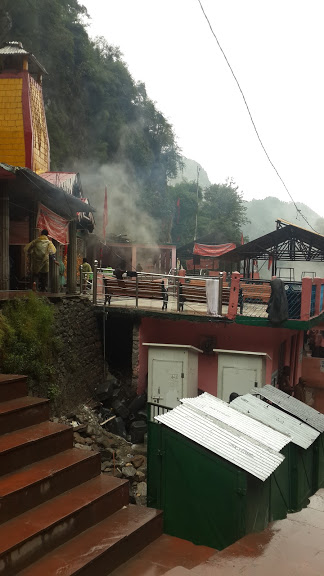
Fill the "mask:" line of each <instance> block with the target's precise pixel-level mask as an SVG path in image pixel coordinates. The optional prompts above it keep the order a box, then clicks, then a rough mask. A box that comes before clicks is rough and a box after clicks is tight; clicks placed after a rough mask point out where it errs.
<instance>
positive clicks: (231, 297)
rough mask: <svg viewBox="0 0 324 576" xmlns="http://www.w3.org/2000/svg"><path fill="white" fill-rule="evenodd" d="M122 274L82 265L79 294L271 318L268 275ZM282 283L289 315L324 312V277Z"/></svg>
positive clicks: (135, 304)
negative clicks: (84, 269)
mask: <svg viewBox="0 0 324 576" xmlns="http://www.w3.org/2000/svg"><path fill="white" fill-rule="evenodd" d="M124 276H125V277H122V278H121V279H117V278H116V277H115V276H113V271H112V270H111V269H107V268H106V269H105V268H98V267H97V266H96V265H95V266H94V271H93V274H92V273H91V274H89V273H83V272H82V270H81V276H80V278H81V281H80V290H81V293H83V294H87V295H88V296H89V297H91V298H92V300H93V303H94V304H96V305H104V306H112V307H128V308H135V309H138V308H140V309H143V310H144V309H146V310H155V311H161V312H162V311H163V312H171V313H177V314H183V315H190V314H191V315H192V314H193V315H200V316H209V315H210V316H219V317H224V316H225V317H228V318H229V319H231V320H234V319H235V317H236V316H238V315H241V316H244V317H251V318H264V319H267V318H268V312H267V307H268V302H269V298H270V295H271V286H270V280H257V279H245V278H241V276H240V274H238V273H237V272H234V273H233V274H232V276H231V277H230V278H229V281H228V282H226V281H224V279H223V276H222V274H220V276H219V277H217V278H208V277H202V276H200V277H196V276H195V277H193V276H182V275H174V274H154V273H146V272H139V273H128V275H127V273H126V275H124ZM208 282H209V283H210V282H211V283H212V284H208ZM284 285H285V289H286V294H287V300H288V317H289V320H301V321H307V320H309V319H310V318H312V317H316V316H319V315H320V314H322V313H324V279H321V278H309V277H305V278H303V279H302V281H301V282H289V281H284ZM208 287H211V289H212V291H211V299H210V298H209V297H207V295H206V291H207V292H208ZM211 302H212V306H213V309H212V310H211Z"/></svg>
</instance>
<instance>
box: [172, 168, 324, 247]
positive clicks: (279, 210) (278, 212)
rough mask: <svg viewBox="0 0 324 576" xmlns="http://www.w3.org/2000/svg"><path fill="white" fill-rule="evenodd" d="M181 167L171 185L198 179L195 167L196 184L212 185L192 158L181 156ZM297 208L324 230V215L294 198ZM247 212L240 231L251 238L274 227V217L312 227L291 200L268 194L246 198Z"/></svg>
mask: <svg viewBox="0 0 324 576" xmlns="http://www.w3.org/2000/svg"><path fill="white" fill-rule="evenodd" d="M182 160H183V169H182V170H181V171H179V174H178V176H177V178H175V179H172V180H171V181H170V184H171V185H175V184H178V183H180V182H182V181H183V180H186V181H188V182H191V181H194V182H196V181H197V167H198V168H200V172H199V185H200V186H201V188H207V187H208V186H211V182H210V180H209V178H208V174H207V172H206V170H204V168H203V167H202V166H201V165H200V164H198V162H196V161H195V160H191V159H189V158H185V157H183V158H182ZM296 204H297V206H298V208H299V209H300V210H301V211H302V213H303V215H304V216H305V218H306V219H307V220H308V222H309V224H310V225H311V226H312V227H313V228H315V230H316V231H317V232H319V233H320V234H324V219H323V218H321V217H320V216H319V214H317V213H316V212H314V210H312V209H311V208H309V207H308V206H307V205H306V204H303V203H300V202H297V203H296ZM246 209H247V211H246V215H247V218H248V220H249V223H247V224H246V225H245V226H244V227H243V235H244V237H246V238H247V239H249V240H254V239H255V238H258V237H259V236H263V235H264V234H267V233H268V232H271V231H272V230H275V228H276V220H277V219H278V218H281V219H283V220H287V221H288V222H291V223H292V224H295V225H296V226H301V227H302V228H308V229H311V228H310V227H309V226H308V225H307V223H306V221H305V220H304V219H303V217H302V216H301V215H300V214H297V211H296V208H295V206H294V204H293V202H284V201H283V200H279V198H276V197H274V196H268V197H267V198H264V199H262V200H255V199H253V200H250V201H246Z"/></svg>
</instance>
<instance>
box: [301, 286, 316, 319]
mask: <svg viewBox="0 0 324 576" xmlns="http://www.w3.org/2000/svg"><path fill="white" fill-rule="evenodd" d="M312 286H313V279H312V278H307V277H306V278H303V279H302V293H301V310H300V319H301V320H304V321H305V320H306V321H307V320H309V318H310V309H311V301H312Z"/></svg>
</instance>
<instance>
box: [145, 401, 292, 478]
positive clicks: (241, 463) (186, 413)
mask: <svg viewBox="0 0 324 576" xmlns="http://www.w3.org/2000/svg"><path fill="white" fill-rule="evenodd" d="M155 420H157V421H158V422H161V423H162V424H164V425H165V426H168V427H169V428H172V430H175V431H176V432H179V433H180V434H182V435H183V436H185V437H186V438H189V439H190V440H192V441H193V442H196V443H197V444H199V445H200V446H203V447H204V448H207V450H210V452H213V453H214V454H217V455H218V456H220V457H221V458H224V459H225V460H227V461H228V462H231V463H232V464H234V465H235V466H238V467H239V468H242V470H245V471H246V472H248V473H249V474H252V475H253V476H255V477H256V478H259V479H260V480H262V481H263V482H264V481H265V480H266V479H267V478H268V477H269V476H270V475H271V474H272V472H273V471H274V470H275V469H276V468H277V467H278V466H279V465H280V463H281V462H282V461H283V459H284V457H283V456H282V454H279V453H278V452H275V451H274V450H270V448H267V446H263V445H261V444H260V443H258V442H255V441H254V440H253V439H252V438H249V437H248V436H246V435H245V434H242V433H241V432H238V431H237V430H234V428H232V427H230V426H228V425H227V424H224V423H223V422H220V421H219V420H218V421H216V420H215V418H211V417H210V416H208V415H206V414H202V413H201V412H197V411H196V410H194V409H193V408H192V407H191V406H189V405H184V404H183V405H181V406H177V407H176V408H174V409H173V410H170V412H167V413H165V414H161V415H160V416H156V417H155Z"/></svg>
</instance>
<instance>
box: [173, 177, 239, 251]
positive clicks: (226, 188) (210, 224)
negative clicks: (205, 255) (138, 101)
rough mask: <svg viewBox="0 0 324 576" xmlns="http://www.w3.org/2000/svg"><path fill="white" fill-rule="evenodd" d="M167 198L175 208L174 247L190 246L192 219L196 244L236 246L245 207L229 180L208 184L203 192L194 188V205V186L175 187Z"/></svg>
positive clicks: (192, 183)
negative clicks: (226, 243)
mask: <svg viewBox="0 0 324 576" xmlns="http://www.w3.org/2000/svg"><path fill="white" fill-rule="evenodd" d="M170 194H171V195H172V198H173V199H174V207H175V208H174V214H173V225H172V240H173V242H175V243H176V244H177V245H178V246H183V245H186V244H188V243H191V242H193V240H194V237H195V228H196V215H197V235H196V236H197V241H199V240H200V241H202V242H204V243H207V244H221V243H224V242H235V243H237V244H239V243H240V238H241V229H242V226H243V225H244V224H245V223H246V216H245V212H246V206H245V203H244V201H243V198H242V195H241V193H240V192H239V190H238V186H236V184H235V183H234V182H233V181H232V180H228V181H227V182H226V183H225V184H212V185H211V186H208V187H207V188H205V189H204V190H202V189H201V188H200V187H198V203H197V183H196V182H183V183H181V184H177V185H176V186H174V187H172V188H171V190H170ZM177 202H178V204H179V207H177V206H176V203H177ZM176 208H177V209H176Z"/></svg>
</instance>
